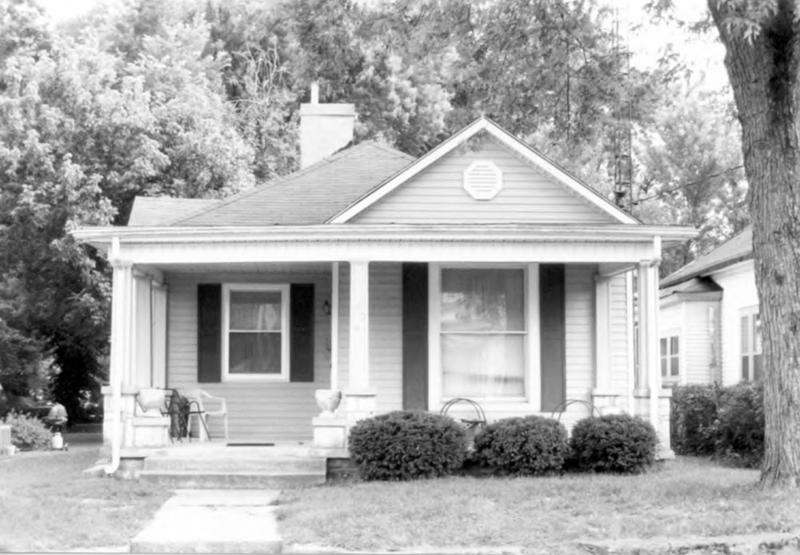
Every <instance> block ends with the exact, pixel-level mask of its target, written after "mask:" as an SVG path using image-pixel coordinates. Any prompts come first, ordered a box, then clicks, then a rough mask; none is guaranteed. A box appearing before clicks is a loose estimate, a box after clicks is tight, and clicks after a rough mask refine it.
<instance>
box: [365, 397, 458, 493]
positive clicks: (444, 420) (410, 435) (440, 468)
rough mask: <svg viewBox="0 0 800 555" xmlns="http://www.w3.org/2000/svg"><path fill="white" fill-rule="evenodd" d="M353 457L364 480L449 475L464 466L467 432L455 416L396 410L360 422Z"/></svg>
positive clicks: (411, 478)
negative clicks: (455, 419)
mask: <svg viewBox="0 0 800 555" xmlns="http://www.w3.org/2000/svg"><path fill="white" fill-rule="evenodd" d="M349 447H350V456H351V457H352V459H353V462H354V463H355V464H356V466H357V467H358V472H359V475H360V476H361V478H363V479H364V480H413V479H417V478H433V477H437V476H446V475H448V474H451V473H453V472H454V471H456V470H458V469H459V468H461V465H462V464H463V463H464V457H465V456H466V451H467V447H466V433H465V431H464V428H463V427H462V426H460V425H459V424H458V423H456V422H455V421H454V420H453V419H452V418H449V417H447V416H441V415H438V414H429V413H425V412H414V411H395V412H390V413H388V414H381V415H378V416H375V417H372V418H367V419H364V420H361V421H360V422H358V423H357V424H356V425H355V426H354V427H353V428H352V429H351V430H350V437H349Z"/></svg>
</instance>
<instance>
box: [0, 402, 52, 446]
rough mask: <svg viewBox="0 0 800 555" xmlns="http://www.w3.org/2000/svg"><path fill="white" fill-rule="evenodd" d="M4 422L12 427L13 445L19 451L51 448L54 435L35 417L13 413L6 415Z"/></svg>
mask: <svg viewBox="0 0 800 555" xmlns="http://www.w3.org/2000/svg"><path fill="white" fill-rule="evenodd" d="M3 422H4V423H5V424H8V425H10V426H11V443H13V444H14V445H16V446H17V448H18V449H22V450H31V449H47V448H48V447H50V440H51V439H52V437H53V434H51V433H50V430H49V429H48V428H47V426H45V424H44V422H42V421H41V420H39V419H38V418H36V417H35V416H28V415H26V414H22V413H18V412H13V411H12V412H10V413H8V414H7V415H6V417H5V420H4V421H3Z"/></svg>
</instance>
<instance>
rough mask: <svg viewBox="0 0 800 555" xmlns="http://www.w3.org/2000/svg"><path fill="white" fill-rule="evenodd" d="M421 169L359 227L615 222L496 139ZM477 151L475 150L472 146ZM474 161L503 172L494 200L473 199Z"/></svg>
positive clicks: (368, 213)
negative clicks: (470, 175) (469, 187)
mask: <svg viewBox="0 0 800 555" xmlns="http://www.w3.org/2000/svg"><path fill="white" fill-rule="evenodd" d="M477 141H479V142H478V143H475V144H476V145H477V147H476V148H470V147H466V148H460V149H456V150H455V151H453V152H451V153H449V154H447V155H446V156H444V157H443V158H442V159H441V160H439V161H437V162H436V163H434V164H433V165H432V166H431V167H429V168H427V169H425V170H423V171H422V172H421V173H420V174H418V175H417V176H415V177H414V178H412V179H411V180H410V181H408V182H407V183H404V184H403V185H401V186H400V187H399V188H398V189H397V190H395V191H394V192H392V193H390V194H389V195H387V196H386V197H385V198H383V199H381V200H380V201H378V202H377V203H376V204H374V205H373V206H371V207H370V208H368V209H367V210H365V211H364V212H363V213H361V214H359V215H358V216H356V217H355V218H354V219H353V221H354V222H355V223H360V224H363V223H468V222H481V223H514V222H526V223H580V224H593V223H599V224H602V223H616V221H615V220H614V219H613V218H612V217H611V216H609V215H608V214H607V213H605V212H603V211H602V210H600V209H599V208H597V207H596V206H594V205H592V204H590V203H589V202H588V201H587V200H585V199H583V198H581V197H580V196H579V195H578V194H577V193H575V192H573V191H572V190H570V189H568V188H567V187H566V186H565V185H562V184H560V183H557V182H555V181H554V180H553V179H552V178H551V177H549V176H546V175H545V174H544V173H542V172H541V171H539V170H538V169H536V168H535V167H534V166H532V165H531V164H530V163H528V162H526V161H524V160H523V159H522V158H520V157H519V156H517V155H516V154H513V153H512V152H510V151H509V150H508V149H506V148H505V147H504V146H501V145H500V144H499V143H497V142H496V141H495V140H494V139H491V138H488V137H487V138H482V139H477ZM472 146H474V145H472ZM476 160H490V161H492V162H494V164H495V165H497V166H498V167H499V168H500V170H502V172H503V189H502V190H501V191H500V193H499V194H498V195H497V196H496V197H495V198H494V199H492V200H489V201H485V200H475V199H473V198H472V197H471V196H469V195H468V194H467V193H466V191H465V190H464V188H463V173H464V170H465V169H467V166H469V164H470V163H471V162H473V161H476Z"/></svg>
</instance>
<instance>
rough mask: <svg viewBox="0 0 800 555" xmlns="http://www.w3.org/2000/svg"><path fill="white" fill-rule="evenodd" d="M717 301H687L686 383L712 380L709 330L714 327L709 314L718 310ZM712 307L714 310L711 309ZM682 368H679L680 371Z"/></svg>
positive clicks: (685, 308) (711, 340)
mask: <svg viewBox="0 0 800 555" xmlns="http://www.w3.org/2000/svg"><path fill="white" fill-rule="evenodd" d="M718 306H719V303H718V302H717V301H706V302H687V303H685V306H684V311H685V315H686V316H685V323H686V327H685V328H684V330H685V332H684V334H683V342H684V345H685V346H684V359H683V360H684V361H685V363H686V365H685V370H686V382H687V383H711V382H712V381H714V372H713V370H712V362H713V361H712V353H713V351H712V345H713V337H712V334H711V330H712V329H713V328H714V326H712V322H711V321H710V316H711V315H712V314H716V311H717V310H719V309H718V308H716V307H718ZM712 309H714V310H712ZM683 371H684V368H681V372H683Z"/></svg>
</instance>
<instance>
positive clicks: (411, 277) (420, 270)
mask: <svg viewBox="0 0 800 555" xmlns="http://www.w3.org/2000/svg"><path fill="white" fill-rule="evenodd" d="M403 408H404V409H406V410H413V409H420V410H427V409H428V265H427V264H418V263H413V264H412V263H407V264H403Z"/></svg>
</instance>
